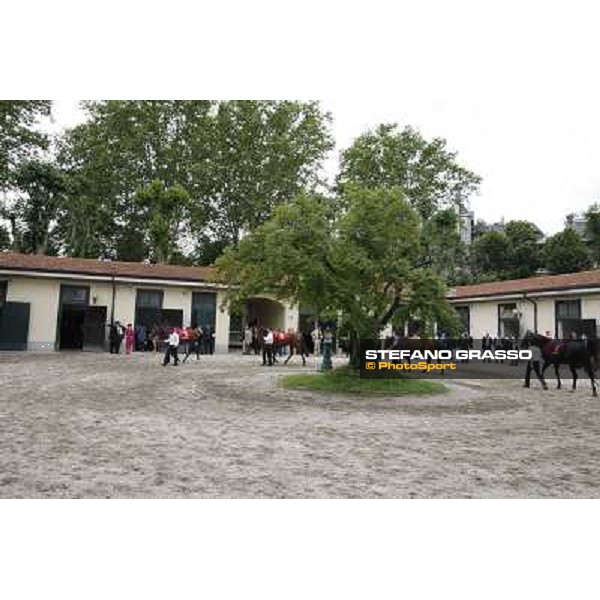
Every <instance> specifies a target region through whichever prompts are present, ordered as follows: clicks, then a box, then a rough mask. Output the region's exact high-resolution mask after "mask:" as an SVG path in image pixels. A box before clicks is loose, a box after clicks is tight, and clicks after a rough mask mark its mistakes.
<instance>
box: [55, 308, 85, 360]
mask: <svg viewBox="0 0 600 600" xmlns="http://www.w3.org/2000/svg"><path fill="white" fill-rule="evenodd" d="M85 309H86V307H85V306H81V305H78V304H63V305H62V307H61V310H60V330H59V336H60V337H59V346H58V348H59V350H83V339H84V322H85Z"/></svg>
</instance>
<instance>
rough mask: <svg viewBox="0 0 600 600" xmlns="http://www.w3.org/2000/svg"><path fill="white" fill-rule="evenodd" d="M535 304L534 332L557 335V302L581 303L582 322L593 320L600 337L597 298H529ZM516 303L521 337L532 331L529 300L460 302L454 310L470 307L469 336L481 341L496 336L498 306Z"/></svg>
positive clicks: (584, 295)
mask: <svg viewBox="0 0 600 600" xmlns="http://www.w3.org/2000/svg"><path fill="white" fill-rule="evenodd" d="M532 299H533V300H535V302H536V304H537V331H538V332H539V333H541V334H545V333H546V332H547V331H549V332H550V334H551V335H552V336H554V335H555V331H556V318H555V315H556V313H555V303H556V302H557V301H560V300H577V299H580V300H581V318H582V319H595V320H596V326H597V331H598V333H600V294H584V293H582V294H568V295H564V296H559V295H556V296H538V297H537V298H536V297H535V296H532ZM510 303H516V305H517V311H518V312H519V313H520V334H521V335H523V334H525V333H526V332H527V331H534V330H535V308H534V305H533V303H531V302H529V301H528V300H524V299H519V300H495V299H485V300H479V301H474V302H460V303H456V305H457V306H469V309H470V325H471V331H470V334H471V335H472V336H473V337H474V338H481V337H482V336H483V335H485V334H486V333H489V334H490V335H491V336H492V337H494V336H496V335H498V306H499V305H501V304H510Z"/></svg>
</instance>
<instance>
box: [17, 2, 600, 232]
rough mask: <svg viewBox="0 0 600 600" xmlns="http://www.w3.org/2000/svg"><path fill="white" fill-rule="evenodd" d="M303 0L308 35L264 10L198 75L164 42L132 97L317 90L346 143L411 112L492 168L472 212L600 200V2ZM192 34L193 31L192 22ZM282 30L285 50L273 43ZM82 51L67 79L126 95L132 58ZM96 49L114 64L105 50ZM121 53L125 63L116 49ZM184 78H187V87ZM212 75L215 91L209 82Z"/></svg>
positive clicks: (233, 29)
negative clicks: (598, 11) (337, 1)
mask: <svg viewBox="0 0 600 600" xmlns="http://www.w3.org/2000/svg"><path fill="white" fill-rule="evenodd" d="M307 1H308V5H307V10H305V11H300V12H294V13H293V18H294V23H295V25H296V26H297V27H298V28H299V29H303V28H304V29H305V30H306V31H308V28H309V27H310V31H311V34H312V38H311V43H308V42H307V43H304V42H305V41H307V40H304V38H302V37H293V36H291V33H290V31H288V29H285V28H284V29H282V28H280V27H276V26H274V24H273V23H272V22H269V21H266V22H265V24H264V28H265V30H266V31H267V32H268V35H265V31H262V34H263V35H261V31H260V27H261V25H256V29H255V30H252V31H251V33H252V35H251V36H250V37H251V40H252V44H250V45H248V44H246V45H244V46H243V48H244V51H243V52H240V49H239V48H236V47H233V48H231V49H229V48H225V47H224V46H223V45H221V47H222V48H223V56H219V59H220V60H221V62H220V63H216V64H215V65H214V67H213V63H212V62H204V63H202V68H203V69H204V71H203V75H202V76H203V79H202V84H198V83H195V80H190V79H189V77H188V73H189V71H190V68H189V64H188V63H185V62H182V63H181V65H180V63H179V62H178V61H174V60H169V59H168V58H164V57H163V54H164V53H163V52H162V50H161V48H157V49H156V54H155V55H154V56H153V59H154V62H153V61H152V60H148V61H146V62H138V63H136V69H139V73H138V77H137V78H136V79H135V83H136V84H137V85H138V86H139V85H140V82H142V85H144V83H147V82H154V81H156V78H155V77H153V74H154V72H155V71H156V70H157V69H158V70H160V67H161V63H160V61H161V60H165V63H164V64H163V65H162V67H163V68H162V70H161V79H160V80H158V83H157V84H156V85H158V92H159V93H154V94H152V93H144V89H143V87H142V90H141V91H140V90H139V89H138V91H137V93H136V95H135V97H165V96H167V97H169V96H170V97H186V98H190V97H192V98H193V97H200V98H202V97H219V98H224V97H237V98H244V97H251V98H257V97H266V98H269V97H271V98H273V97H277V98H304V99H305V98H315V99H319V98H320V99H322V102H323V106H324V107H325V108H326V109H327V110H329V111H330V112H331V113H332V114H333V117H334V125H333V132H334V135H335V139H336V141H337V144H338V151H339V149H341V148H344V147H346V146H348V145H349V144H350V143H351V142H352V140H353V139H354V138H355V137H356V136H357V135H359V134H361V133H362V132H364V131H366V130H367V129H368V128H371V127H374V126H376V125H377V124H379V123H382V122H397V123H399V124H400V125H401V126H404V125H407V124H410V125H412V126H414V127H417V128H419V129H420V130H421V132H422V133H423V135H425V136H426V137H428V138H431V137H434V136H441V137H444V138H446V139H447V141H448V146H449V148H451V149H453V150H456V151H457V152H458V156H459V160H460V162H461V163H462V164H463V165H464V166H466V167H467V168H469V169H471V170H473V171H475V172H476V173H478V174H479V175H481V176H482V178H483V183H482V186H481V193H480V195H479V196H477V197H474V198H473V199H472V202H471V206H472V208H473V209H474V211H475V216H476V218H483V219H486V220H498V219H500V218H501V217H504V218H505V219H528V220H532V221H534V222H536V223H537V224H538V225H539V226H540V227H541V228H542V230H543V231H544V232H545V233H554V232H556V231H558V230H560V229H562V227H563V222H564V218H565V215H566V214H567V213H569V212H577V211H582V210H585V209H586V208H587V207H588V206H589V205H590V204H591V203H592V202H594V201H596V200H598V201H600V160H599V159H600V94H599V91H598V90H599V82H598V78H599V72H600V64H599V61H598V58H599V56H600V53H599V51H598V46H599V44H598V39H599V36H598V23H599V20H598V18H597V15H595V14H594V12H593V11H592V10H591V9H590V8H589V7H592V6H593V3H583V2H578V1H577V0H574V1H572V2H569V3H566V2H562V3H558V2H551V1H549V2H544V3H536V2H531V3H526V2H514V1H513V0H506V1H505V2H502V3H489V4H488V3H484V2H470V1H468V0H456V1H455V2H445V3H442V2H433V1H431V0H421V1H420V2H414V3H403V4H402V5H400V4H398V3H387V4H383V3H382V2H378V1H377V0H372V2H371V3H370V4H369V6H370V7H371V10H370V11H369V12H366V11H365V10H364V4H362V3H349V4H348V5H345V10H344V11H343V12H342V13H340V11H338V10H337V9H336V8H335V6H334V3H332V4H331V7H330V6H329V5H328V4H327V3H322V2H317V3H316V4H315V3H313V2H312V1H311V0H307ZM309 5H310V7H309ZM278 6H279V5H278ZM311 7H312V8H311ZM380 7H388V8H386V9H384V8H380ZM392 7H393V8H392ZM309 8H311V9H310V10H309ZM378 8H380V10H377V9H378ZM312 9H315V10H317V9H318V13H315V12H314V11H312V12H311V10H312ZM210 10H213V11H216V10H220V9H218V8H215V7H213V8H212V9H210ZM244 10H245V9H244V8H243V7H242V8H240V11H242V12H241V13H239V18H238V19H237V20H235V21H228V26H229V27H230V35H231V36H232V37H235V36H239V37H240V39H243V36H245V35H248V33H247V28H245V23H244V19H245V17H246V13H244V12H243V11H244ZM248 10H250V9H249V8H248ZM290 10H291V9H290ZM265 14H267V13H265ZM269 14H277V15H279V13H269ZM317 14H318V17H317V16H316V15H317ZM225 16H226V14H224V15H221V14H216V13H215V14H214V15H213V14H210V15H208V17H206V19H205V20H206V22H209V21H210V18H211V17H212V18H213V20H214V21H215V22H216V20H217V19H221V20H222V19H223V18H225ZM288 21H289V20H288ZM190 27H191V28H192V30H193V25H190ZM211 35H212V32H211V29H210V28H207V29H205V30H204V36H203V37H202V41H203V42H206V43H207V44H211V43H213V42H215V43H218V42H219V38H218V32H215V33H214V35H215V36H216V37H215V38H214V39H213V38H211V37H210V36H211ZM290 36H291V37H290ZM192 38H193V39H192ZM53 39H54V38H53ZM181 39H182V40H184V39H187V38H186V37H185V36H181ZM189 42H190V44H192V43H197V40H196V39H195V38H194V36H191V37H190V39H189ZM290 42H292V43H290ZM65 43H66V42H65ZM284 44H285V48H286V51H287V53H286V54H283V53H279V52H277V51H276V50H275V49H276V48H277V47H278V45H282V47H283V45H284ZM90 46H91V47H95V46H94V45H93V44H91V45H90ZM52 47H53V46H49V48H52ZM153 49H154V47H152V46H149V47H145V50H144V51H145V52H152V51H153ZM105 50H107V48H105V47H103V48H102V52H103V53H104V51H105ZM194 50H195V48H194ZM227 52H229V54H227ZM191 55H192V59H191V60H194V59H193V56H195V54H194V52H191ZM76 58H77V57H76V56H75V59H76ZM86 60H87V61H88V62H87V63H85V68H80V69H79V70H78V74H79V75H80V76H81V77H83V78H85V77H88V79H87V83H88V87H87V88H86V87H85V86H84V85H83V83H85V81H82V80H80V79H69V81H70V85H69V88H68V89H69V91H68V92H67V93H70V94H72V93H73V90H80V91H83V90H84V89H89V88H90V85H89V83H90V81H96V80H98V77H99V76H101V75H102V73H104V75H105V80H104V81H102V79H100V80H99V84H98V86H97V87H96V88H95V89H96V90H97V89H98V87H99V89H100V90H101V95H99V94H96V97H99V96H100V97H111V96H112V97H128V96H129V94H127V91H128V90H129V89H130V82H131V81H132V79H131V76H130V72H129V71H127V70H126V71H125V72H124V73H121V74H120V75H119V73H117V72H116V71H110V73H108V74H107V72H106V71H105V70H104V71H103V70H102V69H94V68H90V67H89V58H86ZM96 60H97V63H96V64H98V65H102V64H104V62H103V61H106V56H105V54H99V55H98V57H97V59H96ZM115 62H116V63H117V64H120V62H121V61H120V54H119V55H118V56H117V60H116V61H115ZM57 64H58V63H57ZM146 65H147V66H146ZM178 68H179V69H180V71H177V69H178ZM144 69H146V71H144ZM211 69H212V71H211ZM234 69H235V70H234ZM274 73H275V74H276V76H274V75H273V74H274ZM38 74H39V77H40V78H43V77H45V76H46V75H47V76H48V78H50V77H54V76H55V73H54V72H53V71H49V72H48V73H47V72H46V71H40V72H39V73H38ZM144 75H145V76H144ZM119 76H120V78H119ZM34 80H35V78H34ZM215 80H216V81H217V86H216V87H214V85H211V84H212V83H213V82H214V81H215ZM28 81H31V78H26V82H28ZM181 81H185V82H187V88H186V89H185V90H184V91H185V93H184V95H182V94H181V93H180V87H178V84H179V85H180V83H181ZM111 84H112V87H111ZM232 86H233V87H232ZM190 87H191V89H190ZM59 89H62V87H60V88H59ZM213 89H214V91H216V92H217V93H214V92H213V93H210V94H208V93H206V91H207V90H208V91H212V90H213ZM112 90H116V93H114V92H113V93H112V94H111V93H110V91H112ZM160 92H162V93H160ZM178 92H179V93H178ZM201 92H204V93H201ZM82 95H83V94H82ZM60 97H61V96H59V98H60ZM62 97H66V94H65V95H64V96H62ZM55 115H56V125H55V127H56V128H57V129H58V128H60V127H62V126H70V125H73V124H75V123H77V122H78V121H79V120H80V119H81V115H80V113H79V112H78V110H77V102H76V101H73V100H58V101H57V103H56V107H55ZM336 155H337V152H336ZM335 163H336V158H335V156H334V157H332V159H331V160H330V161H328V170H329V171H330V172H332V171H334V170H335Z"/></svg>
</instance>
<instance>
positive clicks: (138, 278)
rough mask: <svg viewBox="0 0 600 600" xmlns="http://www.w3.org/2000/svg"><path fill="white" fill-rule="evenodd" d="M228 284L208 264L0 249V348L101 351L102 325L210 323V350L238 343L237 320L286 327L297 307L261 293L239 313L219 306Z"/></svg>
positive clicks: (104, 334)
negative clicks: (212, 346)
mask: <svg viewBox="0 0 600 600" xmlns="http://www.w3.org/2000/svg"><path fill="white" fill-rule="evenodd" d="M225 292H226V289H225V288H224V287H223V286H222V285H219V284H218V283H216V282H215V277H214V270H213V269H211V268H209V267H181V266H175V265H151V264H143V263H128V262H111V261H103V260H89V259H79V258H62V257H53V256H42V255H29V254H17V253H12V252H3V253H0V350H87V349H90V350H94V349H95V350H99V349H104V348H106V342H107V337H108V326H107V325H108V324H110V323H111V321H112V320H115V321H120V322H121V323H122V324H124V325H126V324H128V323H131V324H132V325H137V324H144V325H146V326H147V327H149V328H150V327H151V326H152V325H154V324H165V325H170V326H189V325H191V324H192V323H196V324H198V325H200V326H201V327H207V326H210V327H212V328H214V330H215V351H216V352H227V351H228V349H229V347H230V346H231V345H233V346H239V345H240V342H241V336H242V323H245V322H247V321H252V320H257V321H258V322H260V323H261V324H262V325H264V326H270V327H278V328H281V329H284V330H287V329H289V328H296V327H297V326H298V310H297V309H295V308H294V307H291V306H289V305H286V304H283V303H281V302H278V301H276V300H274V299H271V298H269V297H267V296H264V297H257V298H253V299H251V300H250V301H249V302H248V303H247V304H246V306H245V307H244V309H243V311H242V314H239V315H230V314H229V312H228V310H227V308H226V307H225V306H224V300H225Z"/></svg>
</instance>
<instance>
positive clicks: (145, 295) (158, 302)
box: [135, 290, 163, 308]
mask: <svg viewBox="0 0 600 600" xmlns="http://www.w3.org/2000/svg"><path fill="white" fill-rule="evenodd" d="M135 305H136V306H137V307H139V308H162V305H163V291H162V290H138V291H137V294H136V299H135Z"/></svg>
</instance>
